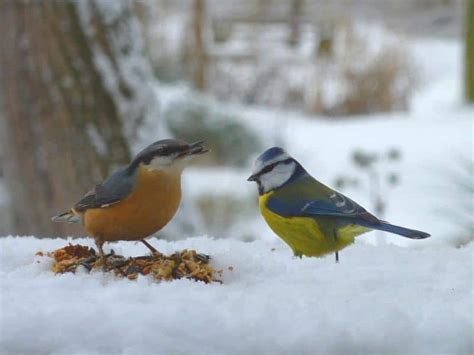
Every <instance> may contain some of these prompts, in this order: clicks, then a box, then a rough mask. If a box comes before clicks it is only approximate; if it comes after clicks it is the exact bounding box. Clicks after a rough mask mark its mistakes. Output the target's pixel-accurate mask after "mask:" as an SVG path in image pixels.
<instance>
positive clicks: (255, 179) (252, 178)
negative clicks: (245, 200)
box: [247, 174, 258, 181]
mask: <svg viewBox="0 0 474 355" xmlns="http://www.w3.org/2000/svg"><path fill="white" fill-rule="evenodd" d="M257 178H258V176H257V174H253V175H250V176H249V177H248V178H247V181H257Z"/></svg>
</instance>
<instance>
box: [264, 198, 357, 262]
mask: <svg viewBox="0 0 474 355" xmlns="http://www.w3.org/2000/svg"><path fill="white" fill-rule="evenodd" d="M272 194H273V192H269V193H267V194H264V195H261V196H260V198H259V206H260V211H261V213H262V215H263V218H264V219H265V221H266V222H267V223H268V225H269V226H270V228H271V229H272V230H273V232H275V234H277V235H278V236H279V237H280V238H281V239H283V241H284V242H285V243H286V244H288V245H289V246H290V248H291V249H292V250H293V252H294V254H295V255H306V256H323V255H325V254H328V253H332V252H334V251H337V250H340V249H342V248H344V247H346V246H347V245H349V244H351V243H352V242H353V241H354V237H355V236H356V235H357V234H360V233H353V230H352V228H349V226H347V227H344V228H343V229H340V230H338V236H339V237H338V238H335V236H334V234H333V233H330V235H328V234H329V233H328V232H327V230H328V228H325V226H324V223H326V222H325V221H323V220H320V221H318V220H317V219H316V218H310V217H283V216H280V215H278V214H276V213H274V212H272V211H271V210H270V209H268V208H267V205H266V203H267V200H268V198H269V197H270V196H271V195H272ZM354 232H355V230H354Z"/></svg>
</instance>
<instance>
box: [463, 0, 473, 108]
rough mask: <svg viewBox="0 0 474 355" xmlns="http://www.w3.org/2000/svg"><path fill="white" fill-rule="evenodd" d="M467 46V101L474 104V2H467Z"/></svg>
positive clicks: (469, 0) (471, 0) (470, 0)
mask: <svg viewBox="0 0 474 355" xmlns="http://www.w3.org/2000/svg"><path fill="white" fill-rule="evenodd" d="M465 21H466V22H465V26H466V34H465V38H466V44H465V67H466V69H465V71H466V74H465V75H466V89H465V91H466V99H467V101H468V102H472V103H474V0H466V20H465Z"/></svg>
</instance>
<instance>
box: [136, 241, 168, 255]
mask: <svg viewBox="0 0 474 355" xmlns="http://www.w3.org/2000/svg"><path fill="white" fill-rule="evenodd" d="M140 241H141V242H142V243H143V244H145V246H146V247H147V248H148V249H150V251H151V253H152V254H153V255H154V256H157V257H160V256H162V255H163V254H161V253H160V252H159V251H158V250H156V249H155V247H154V246H153V245H151V244H150V243H148V242H147V241H146V240H145V239H141V240H140Z"/></svg>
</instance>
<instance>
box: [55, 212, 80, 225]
mask: <svg viewBox="0 0 474 355" xmlns="http://www.w3.org/2000/svg"><path fill="white" fill-rule="evenodd" d="M51 220H52V221H53V222H58V223H61V222H65V223H79V222H80V221H81V216H80V215H79V214H76V213H74V211H73V210H69V211H67V212H63V213H61V214H58V215H57V216H54V217H52V218H51Z"/></svg>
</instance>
